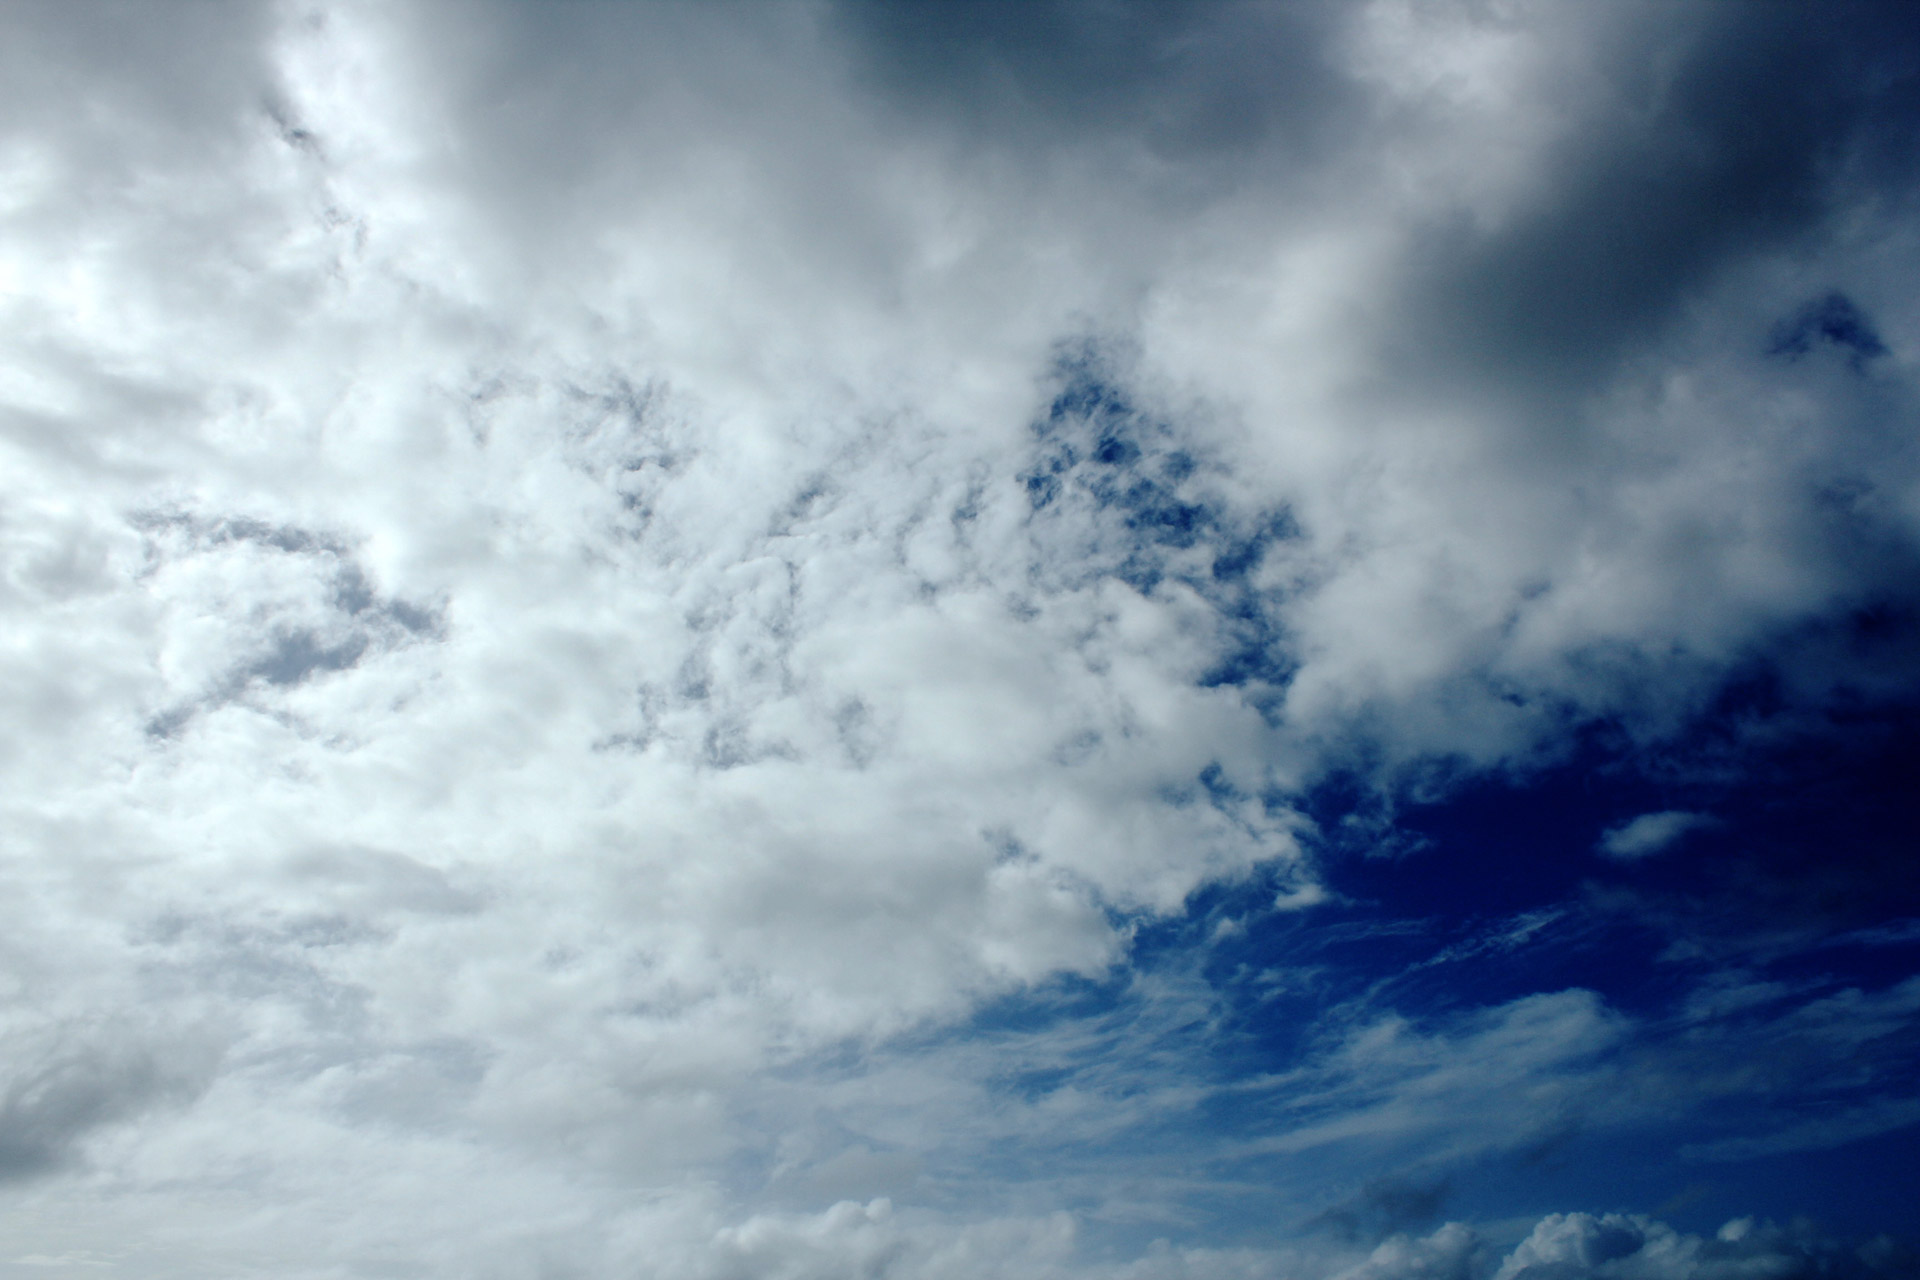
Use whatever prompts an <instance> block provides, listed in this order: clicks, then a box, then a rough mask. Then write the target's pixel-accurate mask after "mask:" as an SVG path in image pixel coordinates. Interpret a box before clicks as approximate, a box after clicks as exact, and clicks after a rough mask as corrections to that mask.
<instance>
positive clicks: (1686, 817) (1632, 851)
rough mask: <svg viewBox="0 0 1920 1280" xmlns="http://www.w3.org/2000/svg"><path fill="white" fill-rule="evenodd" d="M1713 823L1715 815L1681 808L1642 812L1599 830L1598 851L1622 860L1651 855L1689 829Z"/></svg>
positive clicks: (1677, 840) (1684, 834)
mask: <svg viewBox="0 0 1920 1280" xmlns="http://www.w3.org/2000/svg"><path fill="white" fill-rule="evenodd" d="M1715 825H1716V823H1715V821H1714V819H1713V818H1712V817H1711V816H1710V815H1708V814H1704V813H1688V812H1686V811H1685V810H1682V809H1665V810H1662V811H1661V812H1659V813H1643V814H1641V815H1640V816H1639V817H1637V818H1635V819H1633V820H1632V821H1631V822H1625V823H1622V824H1621V825H1619V826H1617V827H1613V828H1610V829H1609V830H1607V831H1606V832H1605V833H1604V834H1602V835H1601V837H1600V852H1601V853H1603V854H1605V855H1606V856H1607V857H1609V858H1615V859H1618V860H1620V861H1622V862H1632V861H1635V860H1637V859H1640V858H1651V857H1652V856H1654V855H1655V854H1657V853H1665V852H1666V851H1667V850H1668V849H1671V848H1672V847H1673V846H1674V845H1675V844H1677V843H1679V842H1680V841H1681V840H1682V839H1684V838H1685V837H1686V835H1687V834H1688V833H1689V832H1693V831H1700V830H1703V829H1707V828H1711V827H1713V826H1715Z"/></svg>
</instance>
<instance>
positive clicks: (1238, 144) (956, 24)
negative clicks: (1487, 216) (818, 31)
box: [834, 0, 1361, 165]
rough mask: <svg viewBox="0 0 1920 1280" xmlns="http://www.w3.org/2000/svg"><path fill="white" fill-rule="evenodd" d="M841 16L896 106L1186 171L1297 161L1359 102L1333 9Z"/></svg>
mask: <svg viewBox="0 0 1920 1280" xmlns="http://www.w3.org/2000/svg"><path fill="white" fill-rule="evenodd" d="M834 20H835V21H836V22H837V23H838V24H839V25H841V26H842V27H843V28H845V29H846V30H848V31H851V32H852V33H853V34H854V36H855V39H856V47H857V48H858V49H859V50H860V52H861V53H862V54H863V55H864V57H863V60H862V66H863V69H864V70H865V71H866V72H867V74H868V75H869V76H871V78H872V79H873V81H874V82H875V83H877V84H878V85H880V86H883V87H884V89H885V90H886V91H887V92H888V93H889V95H890V96H891V97H892V98H893V99H894V100H895V101H898V102H902V103H904V104H906V105H907V106H908V107H909V108H910V109H913V110H915V111H918V112H924V113H926V114H927V115H929V116H931V117H933V118H934V119H935V120H936V122H937V123H938V125H939V127H942V128H947V127H951V126H952V124H953V122H954V121H955V120H956V119H958V120H959V121H962V122H964V123H965V125H966V126H968V127H969V128H970V130H971V131H974V132H976V133H977V135H980V136H985V137H988V138H998V139H1000V140H1003V141H1005V142H1011V143H1013V144H1014V145H1016V146H1018V145H1021V144H1023V143H1024V144H1028V145H1031V144H1034V143H1038V144H1039V145H1041V146H1043V147H1044V146H1048V145H1059V144H1062V143H1065V144H1069V145H1071V144H1076V143H1085V142H1087V141H1093V140H1099V139H1101V138H1102V137H1103V136H1105V137H1119V138H1123V139H1129V140H1138V141H1140V142H1142V143H1144V144H1145V145H1146V146H1147V147H1148V148H1150V149H1151V150H1152V151H1153V152H1154V153H1155V154H1156V155H1157V156H1158V157H1159V158H1160V159H1161V160H1162V161H1164V162H1170V163H1172V164H1175V165H1185V164H1191V163H1193V162H1194V161H1196V160H1199V161H1202V162H1205V161H1208V160H1216V159H1218V158H1220V157H1221V155H1222V154H1223V153H1227V154H1233V155H1237V156H1242V157H1244V155H1245V153H1247V152H1249V151H1257V150H1260V149H1263V148H1268V147H1273V146H1275V145H1276V144H1277V145H1278V147H1279V148H1280V149H1281V150H1282V151H1283V152H1292V153H1295V156H1296V157H1297V154H1298V152H1299V151H1301V150H1304V149H1306V148H1307V147H1310V146H1311V145H1312V144H1313V143H1316V142H1323V141H1324V140H1325V138H1326V137H1327V135H1328V134H1330V133H1332V132H1333V131H1334V130H1335V129H1336V128H1337V122H1341V121H1343V120H1347V119H1350V117H1351V116H1352V115H1353V114H1354V113H1356V112H1357V111H1358V110H1359V109H1360V107H1361V99H1360V95H1359V94H1358V92H1357V91H1356V88H1355V86H1353V85H1352V84H1351V83H1350V82H1349V81H1348V79H1347V77H1346V76H1345V75H1344V74H1343V73H1342V71H1341V70H1340V69H1339V68H1337V67H1336V66H1334V65H1332V61H1333V59H1332V56H1331V55H1332V52H1333V50H1332V48H1331V46H1333V45H1334V43H1335V41H1336V40H1337V38H1338V36H1339V35H1340V28H1341V20H1342V15H1341V13H1340V12H1339V10H1338V9H1337V7H1334V6H1326V5H1318V4H1303V5H1287V6H1279V7H1276V6H1267V5H1259V4H1249V3H1242V2H1240V0H1180V2H1178V3H1171V4H1153V3H1133V2H1131V0H1129V2H1128V3H1121V4H1107V3H1093V2H1089V0H1045V2H1044V3H1038V4H1019V3H1011V2H1005V3H1003V2H1000V0H994V2H992V3H987V4H966V3H948V2H946V0H929V2H926V3H913V4H904V5H901V4H885V3H878V2H872V0H848V2H846V3H841V4H839V5H837V6H836V7H835V10H834Z"/></svg>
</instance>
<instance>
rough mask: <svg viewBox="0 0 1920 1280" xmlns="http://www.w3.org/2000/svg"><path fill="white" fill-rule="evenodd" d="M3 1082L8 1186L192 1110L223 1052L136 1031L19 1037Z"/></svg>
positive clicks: (95, 1025)
mask: <svg viewBox="0 0 1920 1280" xmlns="http://www.w3.org/2000/svg"><path fill="white" fill-rule="evenodd" d="M0 1043H4V1046H5V1062H6V1065H5V1069H4V1076H3V1077H0V1181H12V1180H15V1179H24V1178H33V1177H39V1176H43V1175H47V1174H52V1173H55V1172H58V1171H60V1170H62V1169H63V1168H64V1167H66V1166H67V1165H68V1164H70V1163H71V1162H73V1161H74V1160H76V1159H78V1158H79V1157H80V1156H81V1154H82V1152H83V1151H84V1144H85V1143H86V1141H87V1139H88V1138H89V1137H91V1136H92V1135H94V1134H96V1133H98V1132H100V1131H102V1130H105V1129H108V1128H111V1127H112V1126H115V1125H120V1124H127V1123H131V1122H134V1121H137V1120H138V1119H140V1118H141V1117H142V1116H144V1115H146V1114H147V1113H149V1112H152V1111H156V1110H161V1109H165V1108H170V1107H178V1106H182V1105H185V1104H188V1103H191V1102H192V1101H193V1100H194V1099H195V1098H197V1097H198V1096H199V1095H200V1094H201V1093H203V1092H204V1091H205V1090H206V1089H207V1087H208V1086H209V1085H210V1084H211V1083H212V1080H213V1076H214V1073H215V1070H216V1068H217V1065H218V1062H219V1058H220V1054H221V1045H220V1044H219V1043H218V1042H217V1041H215V1040H213V1039H211V1038H202V1037H195V1036H178V1037H169V1036H166V1035H163V1034H156V1033H155V1031H154V1029H152V1028H148V1027H145V1026H142V1025H140V1024H138V1023H135V1022H132V1021H109V1020H103V1021H95V1022H88V1021H80V1020H75V1021H71V1022H64V1023H56V1024H52V1025H47V1026H42V1027H38V1028H33V1029H13V1030H9V1031H8V1032H7V1033H5V1035H4V1039H3V1040H0Z"/></svg>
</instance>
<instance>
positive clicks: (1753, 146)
mask: <svg viewBox="0 0 1920 1280" xmlns="http://www.w3.org/2000/svg"><path fill="white" fill-rule="evenodd" d="M1638 16H1639V18H1640V21H1638V22H1636V23H1633V24H1628V25H1624V26H1620V27H1616V28H1614V29H1612V30H1608V31H1602V32H1598V33H1597V34H1598V35H1599V36H1600V40H1601V43H1600V44H1599V47H1598V48H1596V49H1594V50H1591V51H1590V52H1591V54H1592V55H1595V56H1593V57H1591V58H1590V59H1583V63H1584V65H1583V70H1585V71H1587V72H1588V73H1592V72H1593V71H1596V70H1597V71H1598V74H1599V78H1600V83H1599V86H1598V88H1597V89H1595V90H1593V92H1594V94H1595V97H1596V100H1594V101H1591V102H1587V103H1583V104H1582V106H1583V107H1584V109H1585V111H1586V112H1587V118H1586V119H1585V120H1584V121H1583V122H1582V127H1581V128H1579V129H1578V130H1575V131H1572V132H1570V133H1569V134H1568V136H1567V137H1566V138H1565V139H1564V140H1563V141H1561V142H1560V143H1558V144H1557V145H1555V146H1554V147H1553V148H1551V150H1550V151H1549V154H1548V156H1547V157H1546V159H1545V161H1544V164H1543V170H1542V173H1541V176H1540V179H1539V182H1538V186H1537V194H1536V195H1534V196H1533V197H1531V198H1530V199H1527V200H1525V201H1523V203H1522V205H1521V207H1520V208H1519V209H1518V210H1516V211H1515V213H1514V214H1513V215H1511V216H1510V217H1507V218H1504V219H1501V220H1500V221H1499V222H1498V224H1497V225H1495V226H1493V227H1490V228H1479V227H1471V226H1469V225H1467V224H1466V222H1465V221H1464V220H1462V221H1454V220H1452V219H1448V220H1444V221H1439V222H1436V223H1434V224H1433V225H1432V226H1431V228H1430V230H1429V231H1428V232H1427V233H1426V235H1427V242H1426V245H1425V248H1424V250H1423V252H1422V254H1421V256H1420V259H1418V261H1420V262H1421V263H1422V264H1423V266H1422V268H1421V272H1422V274H1423V275H1424V276H1425V280H1424V282H1423V283H1422V284H1421V285H1420V286H1419V287H1418V288H1417V290H1416V294H1415V296H1416V297H1417V298H1418V299H1419V300H1420V301H1419V302H1418V304H1417V306H1416V307H1415V309H1414V311H1413V315H1414V316H1415V317H1417V322H1418V325H1419V328H1418V329H1417V330H1415V331H1413V332H1411V333H1409V334H1407V335H1406V336H1404V337H1403V338H1402V339H1401V341H1402V342H1403V343H1404V344H1405V354H1406V355H1407V356H1408V357H1409V358H1411V360H1412V361H1413V362H1414V363H1415V365H1416V366H1417V367H1420V368H1422V369H1424V370H1425V371H1427V376H1428V377H1438V378H1439V379H1440V380H1442V381H1443V382H1444V381H1450V380H1466V381H1468V382H1470V383H1471V382H1482V381H1483V380H1485V379H1487V378H1489V376H1491V377H1492V378H1493V379H1494V380H1495V382H1496V385H1500V384H1505V390H1506V391H1508V392H1513V391H1518V392H1519V393H1520V394H1521V396H1522V403H1523V404H1525V405H1526V406H1527V407H1528V408H1529V409H1531V410H1532V411H1533V412H1535V413H1536V414H1537V413H1539V412H1540V411H1541V410H1542V408H1543V405H1542V403H1541V402H1540V401H1538V400H1536V399H1534V397H1535V396H1537V395H1540V394H1574V395H1577V394H1579V393H1580V392H1581V391H1582V390H1583V389H1586V388H1589V387H1590V386H1591V385H1592V384H1593V382H1594V381H1595V380H1596V379H1600V378H1603V377H1605V376H1606V375H1607V374H1608V373H1609V371H1611V370H1612V369H1613V368H1614V367H1615V365H1616V363H1617V362H1618V361H1619V360H1621V359H1622V358H1623V357H1625V356H1627V355H1629V354H1631V353H1635V352H1643V351H1645V350H1646V349H1647V348H1648V344H1650V343H1652V342H1654V341H1655V340H1656V339H1657V338H1658V337H1659V335H1660V334H1661V333H1662V331H1663V330H1664V328H1665V327H1666V326H1667V324H1668V323H1669V322H1670V321H1672V320H1673V319H1674V318H1675V316H1676V315H1677V314H1679V312H1680V311H1681V309H1682V308H1683V307H1684V306H1685V305H1686V304H1687V303H1689V302H1691V301H1694V300H1696V299H1698V298H1700V297H1701V295H1702V294H1703V293H1704V292H1705V291H1706V290H1707V289H1708V288H1709V287H1711V286H1712V285H1713V284H1714V283H1715V281H1716V280H1717V279H1718V277H1719V276H1720V275H1721V274H1722V273H1723V272H1725V271H1727V270H1728V269H1730V268H1732V267H1734V266H1736V265H1738V264H1741V263H1743V262H1747V261H1750V260H1751V259H1752V258H1753V257H1754V255H1757V254H1760V253H1762V252H1782V251H1789V250H1805V249H1808V248H1811V247H1813V246H1814V245H1815V244H1816V243H1817V242H1818V240H1819V238H1820V236H1821V235H1822V233H1823V230H1824V229H1825V227H1826V226H1827V224H1828V221H1829V219H1832V218H1835V217H1842V216H1845V214H1846V212H1847V211H1849V210H1852V209H1854V208H1857V207H1858V206H1859V203H1860V202H1862V201H1877V200H1892V201H1896V202H1898V201H1902V200H1904V199H1906V198H1907V196H1906V194H1905V193H1906V192H1907V191H1908V189H1909V185H1910V183H1911V181H1912V177H1913V168H1912V165H1911V163H1906V164H1897V165H1896V164H1892V163H1873V164H1863V163H1861V162H1860V157H1861V156H1862V154H1863V153H1864V152H1867V151H1876V150H1877V149H1878V148H1880V147H1882V146H1884V145H1885V144H1886V143H1887V141H1888V139H1889V129H1890V128H1892V129H1893V130H1896V131H1905V130H1910V129H1911V128H1912V127H1913V121H1914V119H1915V112H1914V107H1915V104H1916V95H1920V27H1916V25H1915V24H1914V23H1913V22H1911V20H1910V17H1911V15H1910V14H1904V13H1902V12H1901V10H1900V8H1899V7H1898V6H1892V7H1881V6H1873V5H1840V6H1836V7H1835V9H1822V10H1817V11H1816V10H1813V9H1807V8H1801V7H1795V6H1786V5H1772V6H1752V5H1738V4H1719V5H1709V6H1695V7H1691V8H1689V9H1687V10H1685V11H1680V10H1673V9H1656V8H1649V9H1645V10H1642V11H1640V13H1639V14H1638ZM1567 92H1569V94H1570V95H1574V96H1576V98H1577V96H1578V95H1580V94H1581V93H1582V92H1583V89H1582V88H1581V87H1576V86H1574V85H1569V86H1568V87H1567ZM1542 105H1543V107H1546V108H1548V109H1553V108H1554V107H1556V106H1558V104H1557V103H1553V102H1551V101H1550V102H1548V103H1543V104H1542ZM1416 278H1418V277H1416ZM1539 429H1541V430H1549V431H1550V430H1554V429H1556V428H1554V427H1552V426H1549V425H1548V424H1547V423H1540V424H1539Z"/></svg>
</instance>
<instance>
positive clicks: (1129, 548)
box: [1020, 340, 1300, 715]
mask: <svg viewBox="0 0 1920 1280" xmlns="http://www.w3.org/2000/svg"><path fill="white" fill-rule="evenodd" d="M1115 360H1116V358H1115V357H1114V355H1113V354H1112V352H1111V351H1110V350H1109V348H1108V347H1106V346H1103V345H1102V344H1101V343H1098V342H1096V341H1093V340H1084V341H1081V342H1077V343H1072V344H1068V345H1067V346H1065V347H1064V348H1063V349H1062V352H1061V354H1060V356H1059V358H1058V360H1057V362H1056V365H1055V369H1054V375H1053V376H1054V378H1055V381H1056V384H1057V386H1058V390H1057V392H1056V393H1055V394H1054V396H1053V397H1052V400H1051V402H1050V403H1049V404H1048V406H1047V409H1046V412H1045V413H1044V415H1042V416H1041V417H1040V418H1039V419H1038V420H1037V421H1036V422H1035V423H1034V424H1033V433H1034V438H1035V445H1036V449H1035V457H1034V459H1033V461H1032V462H1031V464H1030V465H1029V466H1028V467H1027V468H1026V470H1025V471H1024V472H1023V473H1022V474H1021V477H1020V479H1021V483H1022V484H1023V485H1024V487H1025V491H1026V495H1027V501H1028V505H1029V507H1030V509H1031V510H1030V519H1031V520H1032V521H1033V522H1034V523H1035V525H1036V526H1041V527H1044V528H1047V529H1048V531H1049V532H1050V533H1051V534H1052V535H1053V536H1052V538H1051V539H1050V541H1052V542H1059V541H1063V540H1064V541H1066V542H1067V543H1069V544H1070V545H1071V550H1070V551H1069V553H1068V554H1067V555H1066V556H1065V557H1064V562H1062V563H1058V564H1055V565H1052V566H1050V569H1051V571H1053V572H1058V573H1062V574H1065V575H1067V576H1069V577H1080V578H1087V577H1094V576H1111V577H1114V578H1118V579H1119V580H1121V581H1123V582H1125V583H1127V584H1128V585H1129V586H1131V587H1133V588H1134V589H1135V590H1138V591H1140V592H1143V593H1151V592H1153V591H1154V590H1155V589H1156V588H1158V587H1159V586H1160V585H1161V584H1162V583H1163V582H1169V581H1172V582H1178V583H1180V584H1182V585H1184V586H1186V587H1188V588H1190V589H1191V590H1192V591H1193V592H1194V593H1195V594H1197V595H1198V596H1199V597H1200V598H1201V599H1204V600H1206V601H1207V602H1208V603H1209V604H1210V605H1211V606H1212V607H1213V609H1214V610H1215V612H1216V621H1217V623H1218V626H1219V628H1220V637H1221V641H1222V643H1221V653H1220V658H1219V660H1218V661H1217V662H1216V663H1215V664H1214V665H1213V666H1212V667H1211V668H1209V669H1208V670H1207V671H1206V672H1205V673H1204V674H1203V675H1202V676H1201V680H1200V683H1201V684H1202V685H1205V686H1208V687H1219V686H1233V687H1236V688H1239V689H1241V690H1243V691H1244V692H1245V693H1246V695H1247V697H1248V700H1249V701H1250V702H1251V703H1252V704H1253V705H1254V706H1256V707H1258V708H1260V709H1261V710H1262V711H1263V712H1266V713H1268V714H1269V715H1272V714H1276V713H1277V710H1278V706H1279V697H1280V693H1281V691H1282V690H1283V689H1284V687H1285V685H1286V684H1287V682H1288V681H1289V680H1290V679H1291V678H1292V675H1293V670H1294V667H1293V663H1292V662H1291V660H1290V658H1289V657H1288V653H1287V647H1286V643H1285V641H1286V636H1285V633H1284V631H1283V630H1282V628H1281V626H1280V623H1279V621H1278V611H1277V605H1278V604H1279V600H1278V597H1277V595H1276V594H1275V593H1274V592H1272V591H1270V590H1263V589H1262V588H1261V587H1260V586H1259V585H1258V583H1257V582H1256V581H1255V571H1256V570H1257V569H1258V568H1259V566H1260V563H1261V561H1262V559H1263V557H1264V556H1265V555H1266V554H1267V552H1268V550H1269V549H1270V548H1272V547H1273V546H1275V545H1276V544H1279V543H1284V542H1287V541H1291V540H1293V539H1297V538H1298V537H1299V536H1300V529H1299V527H1298V525H1297V524H1296V523H1295V521H1294V518H1293V515H1292V513H1291V512H1290V511H1288V510H1287V509H1285V508H1284V507H1279V508H1268V509H1261V510H1251V511H1248V510H1241V509H1238V508H1237V507H1236V506H1235V505H1234V504H1233V503H1231V502H1229V501H1227V500H1226V499H1225V498H1224V497H1223V496H1222V495H1221V493H1220V492H1219V489H1218V486H1217V485H1215V484H1214V483H1213V481H1215V480H1216V479H1217V477H1218V474H1219V471H1218V468H1217V467H1216V466H1214V465H1213V464H1212V463H1210V461H1209V460H1208V459H1206V458H1205V457H1203V456H1201V455H1200V453H1199V451H1198V450H1197V449H1196V448H1195V447H1194V446H1193V445H1192V444H1191V443H1190V442H1186V441H1183V440H1182V439H1181V438H1180V436H1179V433H1178V432H1177V431H1176V430H1175V429H1174V428H1173V427H1172V426H1170V425H1169V424H1167V423H1165V422H1163V421H1161V420H1159V419H1157V418H1156V417H1155V416H1153V415H1152V414H1150V413H1148V412H1147V411H1145V410H1143V409H1142V408H1141V407H1140V406H1139V405H1138V404H1136V403H1135V401H1134V399H1133V398H1132V397H1131V396H1130V395H1129V394H1128V393H1127V391H1126V390H1125V388H1124V387H1123V386H1122V380H1121V378H1120V376H1119V373H1118V371H1117V370H1116V368H1115Z"/></svg>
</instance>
